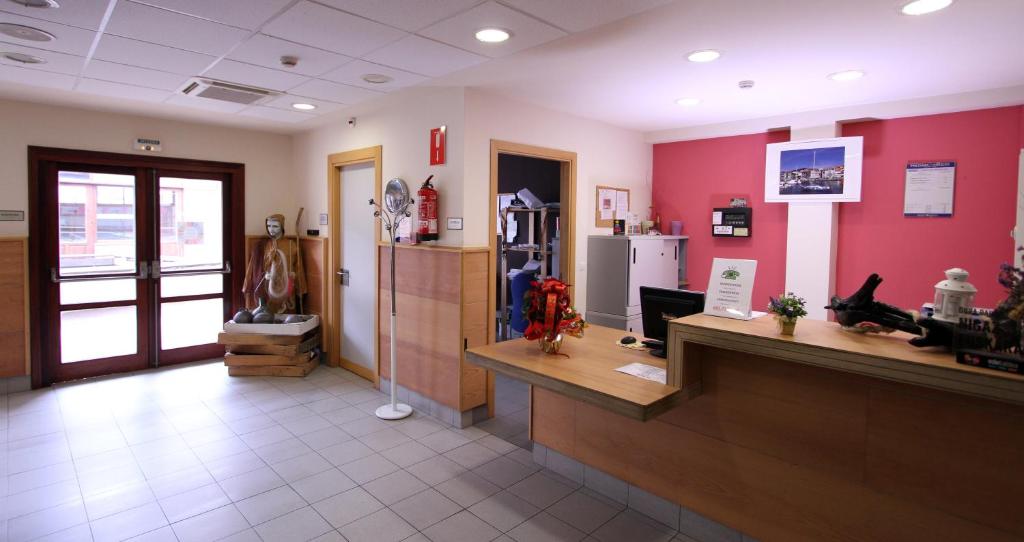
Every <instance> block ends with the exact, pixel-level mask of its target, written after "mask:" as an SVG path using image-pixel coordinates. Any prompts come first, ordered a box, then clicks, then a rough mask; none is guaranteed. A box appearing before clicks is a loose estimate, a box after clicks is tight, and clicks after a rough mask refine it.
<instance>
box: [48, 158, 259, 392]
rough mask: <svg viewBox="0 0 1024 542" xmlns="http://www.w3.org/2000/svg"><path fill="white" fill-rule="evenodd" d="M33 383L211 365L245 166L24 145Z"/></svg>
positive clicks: (235, 254) (238, 233)
mask: <svg viewBox="0 0 1024 542" xmlns="http://www.w3.org/2000/svg"><path fill="white" fill-rule="evenodd" d="M29 161H30V167H31V173H30V176H31V179H32V180H33V182H31V183H30V199H31V202H30V207H31V209H32V213H31V216H30V224H29V229H30V237H31V238H32V239H33V242H32V243H31V248H30V264H31V289H32V297H33V299H34V300H36V301H37V303H33V305H32V308H31V311H32V318H33V322H35V329H36V330H38V333H35V334H34V341H33V380H34V382H33V384H34V385H35V386H42V385H48V384H50V383H53V382H61V381H65V380H73V379H78V378H86V377H92V376H100V375H105V374H111V373H117V372H125V371H134V370H139V369H144V368H147V367H157V366H161V365H168V364H173V363H182V362H187V361H196V360H200V359H209V358H214V357H219V356H222V355H223V354H224V349H223V347H222V346H220V345H218V344H217V333H218V332H219V331H220V330H221V329H222V326H223V324H224V321H225V320H227V319H228V318H230V316H231V311H232V309H233V308H234V307H236V306H239V305H240V299H239V298H238V297H239V292H240V290H241V288H240V283H239V284H236V282H238V281H239V280H240V278H241V273H232V270H233V268H237V267H238V266H239V265H240V263H241V247H242V243H241V240H242V220H243V217H242V209H243V201H244V198H243V197H242V193H243V192H242V183H243V182H244V180H243V176H244V166H242V165H240V164H222V163H215V162H198V161H190V160H176V159H166V158H154V157H139V156H134V155H118V154H108V153H94V152H87V151H72V150H64V149H45V148H36V147H33V148H30V157H29Z"/></svg>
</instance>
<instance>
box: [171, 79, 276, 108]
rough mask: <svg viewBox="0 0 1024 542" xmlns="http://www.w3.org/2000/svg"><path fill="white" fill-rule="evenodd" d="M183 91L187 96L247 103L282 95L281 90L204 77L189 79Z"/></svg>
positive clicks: (251, 103)
mask: <svg viewBox="0 0 1024 542" xmlns="http://www.w3.org/2000/svg"><path fill="white" fill-rule="evenodd" d="M181 93H182V94H184V95H186V96H192V97H197V98H206V99H208V100H220V101H222V102H231V103H236V104H245V105H253V104H258V103H262V102H265V101H267V100H269V99H271V98H274V97H276V96H280V95H281V93H280V92H276V91H273V90H267V89H265V88H259V87H250V86H246V85H239V84H236V83H225V82H224V81H216V80H214V79H206V78H202V77H193V78H192V79H189V81H188V83H186V84H185V88H183V89H181Z"/></svg>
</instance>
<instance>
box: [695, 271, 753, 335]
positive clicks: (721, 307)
mask: <svg viewBox="0 0 1024 542" xmlns="http://www.w3.org/2000/svg"><path fill="white" fill-rule="evenodd" d="M756 272H757V260H727V259H724V258H715V260H714V262H713V263H712V264H711V277H710V278H709V279H708V293H707V299H706V300H705V301H704V314H710V315H713V316H724V317H726V318H735V319H737V320H749V319H751V318H753V317H754V316H756V314H754V313H752V312H751V310H750V299H751V296H753V294H754V274H755V273H756Z"/></svg>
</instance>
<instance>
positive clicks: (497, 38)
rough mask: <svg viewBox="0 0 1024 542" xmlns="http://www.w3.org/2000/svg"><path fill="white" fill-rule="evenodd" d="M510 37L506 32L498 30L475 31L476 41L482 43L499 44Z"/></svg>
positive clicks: (482, 29)
mask: <svg viewBox="0 0 1024 542" xmlns="http://www.w3.org/2000/svg"><path fill="white" fill-rule="evenodd" d="M510 37H512V34H510V33H509V31H508V30H502V29H500V28H481V29H480V30H477V31H476V39H478V40H480V41H482V42H484V43H501V42H503V41H506V40H508V39H509V38H510Z"/></svg>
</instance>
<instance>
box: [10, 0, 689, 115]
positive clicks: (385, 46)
mask: <svg viewBox="0 0 1024 542" xmlns="http://www.w3.org/2000/svg"><path fill="white" fill-rule="evenodd" d="M589 1H590V3H591V4H592V5H594V6H600V7H601V10H600V11H601V12H602V13H603V15H602V16H601V17H598V18H593V19H592V20H591V21H590V22H589V23H588V24H589V25H590V26H596V25H600V24H603V23H607V22H610V21H612V20H615V19H620V18H623V17H626V16H628V15H631V14H633V13H637V12H639V11H641V10H643V9H648V8H650V7H653V6H656V5H658V4H664V3H665V2H667V1H669V0H642V1H640V2H630V1H629V0H589ZM60 4H61V7H60V8H57V9H39V8H30V7H25V6H23V5H21V4H19V3H18V2H17V1H16V0H14V1H12V0H0V23H14V24H20V25H26V26H31V27H35V28H38V29H41V30H45V31H46V32H49V33H51V34H53V35H55V36H56V37H57V39H56V40H55V41H51V42H45V43H40V42H30V41H25V40H19V39H16V38H11V37H8V36H4V35H0V52H19V53H27V54H32V55H34V56H38V57H41V58H44V59H46V60H47V63H46V64H40V65H24V64H20V63H18V62H14V61H11V60H7V59H2V60H0V91H3V93H4V95H7V96H13V97H25V98H28V99H37V100H38V99H40V98H39V97H40V96H42V95H43V93H42V89H47V91H46V93H45V96H46V98H47V99H48V100H50V101H54V97H56V101H62V100H61V99H60V92H59V91H61V90H63V91H66V92H67V94H66V97H67V100H64V101H66V102H68V103H77V104H80V103H82V102H83V100H88V101H90V102H91V103H100V104H104V105H106V106H108V107H110V108H114V109H118V108H123V109H125V110H129V109H130V110H133V111H137V109H138V106H139V105H140V102H141V103H142V104H147V106H148V107H149V108H150V110H151V111H153V112H154V113H163V114H165V115H173V114H175V113H177V112H180V111H181V107H188V108H192V109H196V110H197V111H205V112H211V111H212V112H216V113H220V114H222V115H223V116H222V117H219V118H218V119H217V120H218V121H222V122H224V121H225V119H228V120H227V122H231V120H230V119H235V120H237V121H238V123H239V124H250V125H251V121H247V120H246V119H252V118H255V119H259V120H261V121H266V122H264V126H269V127H277V128H282V127H283V126H290V128H291V129H301V127H302V126H305V125H307V124H308V123H309V122H310V121H312V120H314V119H316V118H317V117H318V116H323V115H327V114H330V113H333V112H336V111H338V110H340V109H344V108H345V107H346V106H351V105H354V104H357V103H361V102H365V101H367V100H372V99H374V98H379V97H381V96H383V95H384V94H386V93H388V92H391V91H394V90H397V89H400V88H403V87H407V86H411V85H417V84H421V83H424V82H427V81H430V80H431V79H432V78H436V77H440V76H444V75H448V74H451V73H452V72H455V71H459V70H463V69H465V68H468V67H471V66H476V65H479V64H481V63H484V62H486V61H488V60H489V59H490V58H494V57H501V56H507V55H511V54H513V53H516V52H518V51H522V50H524V49H528V48H531V47H535V46H537V45H541V44H543V43H545V42H549V41H551V40H555V39H558V38H561V37H564V36H566V35H568V34H569V32H568V31H566V30H563V29H562V28H560V27H559V23H558V22H557V21H559V20H563V21H564V19H565V14H564V13H560V12H558V11H557V10H556V11H551V10H550V9H549V7H548V6H546V4H545V3H544V2H541V3H539V4H538V5H537V6H530V5H525V4H524V5H521V6H520V5H517V4H523V3H522V2H516V1H514V0H510V1H505V0H501V1H500V2H497V1H485V0H429V1H428V0H316V1H313V0H60ZM526 4H528V3H526ZM533 11H537V12H545V13H547V14H546V15H545V16H546V17H547V16H549V17H551V18H552V20H553V21H556V22H553V23H551V24H549V23H548V22H545V21H544V20H543V17H540V16H539V15H537V14H535V13H533ZM483 26H499V27H501V28H505V29H508V30H510V31H511V32H512V35H513V36H514V38H513V39H512V40H510V41H509V42H508V43H506V44H499V45H485V44H481V43H480V42H477V41H476V40H475V39H474V38H473V34H474V33H475V32H476V30H478V29H480V28H481V27H483ZM582 29H583V27H579V28H577V27H575V26H574V30H582ZM286 55H287V56H294V57H297V58H298V59H299V61H298V65H297V66H294V67H291V68H289V67H286V66H283V65H282V64H281V62H280V58H281V57H282V56H286ZM366 74H380V75H386V76H388V77H390V78H391V80H390V81H389V82H386V83H382V84H372V83H367V82H366V81H364V80H363V79H362V76H363V75H366ZM200 75H201V76H204V77H209V78H213V79H219V80H223V81H228V82H232V83H240V84H245V85H251V86H256V87H261V88H266V89H271V90H275V91H279V92H285V93H287V94H286V95H285V96H281V97H280V98H277V99H275V100H273V101H271V102H269V103H264V104H261V105H260V106H252V107H248V108H246V107H239V106H237V105H235V104H227V103H216V102H210V101H209V100H205V99H203V98H194V97H188V96H183V95H181V94H180V93H179V91H180V90H181V89H182V88H183V87H185V86H186V82H187V81H188V79H189V78H190V77H193V76H200ZM84 95H90V96H88V97H86V96H84ZM126 100H131V101H132V102H135V103H131V102H128V101H126ZM295 102H308V103H313V104H314V105H317V106H318V107H317V109H316V110H315V111H314V112H312V114H311V113H304V112H299V111H296V110H295V109H293V108H292V107H291V104H293V103H295ZM267 123H269V124H267Z"/></svg>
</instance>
